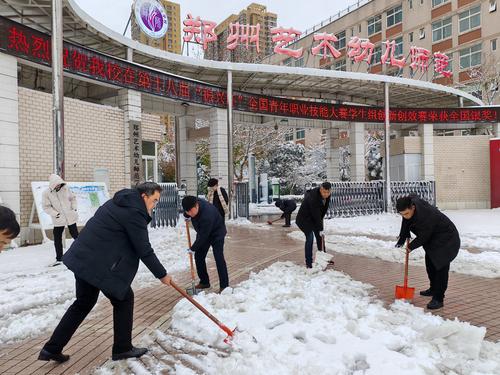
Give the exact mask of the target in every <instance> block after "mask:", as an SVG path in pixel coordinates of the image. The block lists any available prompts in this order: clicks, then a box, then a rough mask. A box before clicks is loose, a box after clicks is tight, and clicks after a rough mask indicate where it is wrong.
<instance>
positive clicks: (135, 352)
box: [111, 347, 148, 361]
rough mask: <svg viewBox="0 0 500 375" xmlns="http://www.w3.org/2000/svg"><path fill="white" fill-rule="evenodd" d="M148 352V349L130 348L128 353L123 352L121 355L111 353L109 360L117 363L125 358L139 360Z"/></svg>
mask: <svg viewBox="0 0 500 375" xmlns="http://www.w3.org/2000/svg"><path fill="white" fill-rule="evenodd" d="M147 352H148V349H146V348H136V347H132V349H130V350H129V351H128V352H123V353H113V355H112V356H111V359H112V360H113V361H119V360H121V359H127V358H139V357H141V356H143V355H144V354H146V353H147Z"/></svg>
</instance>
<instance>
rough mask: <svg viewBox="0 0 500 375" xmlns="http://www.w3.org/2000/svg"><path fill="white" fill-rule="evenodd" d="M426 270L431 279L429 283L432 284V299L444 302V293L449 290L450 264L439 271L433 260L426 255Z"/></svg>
mask: <svg viewBox="0 0 500 375" xmlns="http://www.w3.org/2000/svg"><path fill="white" fill-rule="evenodd" d="M425 269H426V270H427V276H428V277H429V281H430V283H431V291H432V297H433V298H434V299H437V300H438V301H441V302H443V300H444V293H445V292H446V289H448V275H449V272H450V264H449V263H448V264H447V265H446V266H445V267H443V268H441V269H440V270H438V269H436V267H435V266H434V264H432V261H431V258H429V256H428V255H427V254H425Z"/></svg>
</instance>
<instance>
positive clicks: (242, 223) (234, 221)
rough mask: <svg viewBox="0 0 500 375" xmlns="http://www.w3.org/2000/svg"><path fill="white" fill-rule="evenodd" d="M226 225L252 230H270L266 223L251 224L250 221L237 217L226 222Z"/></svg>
mask: <svg viewBox="0 0 500 375" xmlns="http://www.w3.org/2000/svg"><path fill="white" fill-rule="evenodd" d="M226 225H229V226H231V225H234V226H237V227H246V228H253V229H264V230H269V229H271V227H270V225H269V224H267V223H252V222H251V221H250V220H248V219H246V218H244V217H238V218H236V219H231V220H227V221H226Z"/></svg>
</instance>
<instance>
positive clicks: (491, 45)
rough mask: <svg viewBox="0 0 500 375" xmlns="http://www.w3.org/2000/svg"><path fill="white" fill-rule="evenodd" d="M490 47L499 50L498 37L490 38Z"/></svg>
mask: <svg viewBox="0 0 500 375" xmlns="http://www.w3.org/2000/svg"><path fill="white" fill-rule="evenodd" d="M490 47H491V50H492V51H496V50H497V40H496V39H492V40H490Z"/></svg>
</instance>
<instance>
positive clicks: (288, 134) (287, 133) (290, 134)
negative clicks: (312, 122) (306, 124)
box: [285, 129, 293, 142]
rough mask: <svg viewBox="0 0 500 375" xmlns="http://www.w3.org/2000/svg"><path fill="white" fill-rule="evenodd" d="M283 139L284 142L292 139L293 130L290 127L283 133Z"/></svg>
mask: <svg viewBox="0 0 500 375" xmlns="http://www.w3.org/2000/svg"><path fill="white" fill-rule="evenodd" d="M285 141H286V142H289V141H293V130H292V129H290V130H289V131H287V132H286V133H285Z"/></svg>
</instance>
